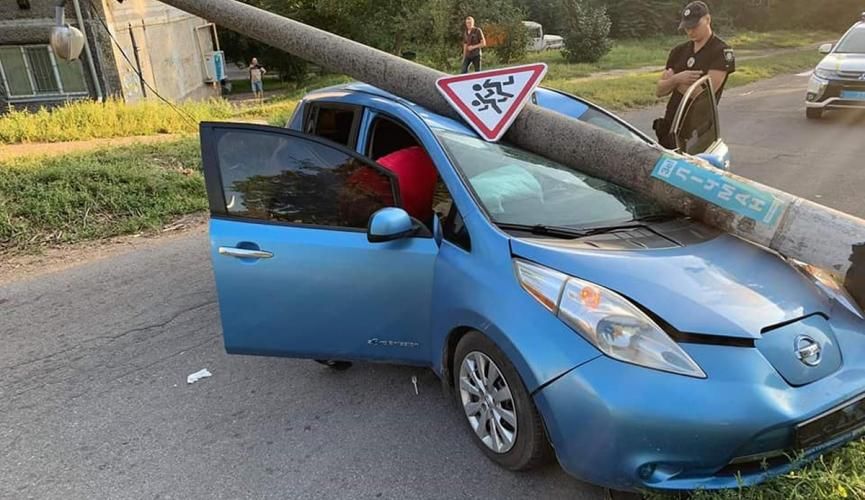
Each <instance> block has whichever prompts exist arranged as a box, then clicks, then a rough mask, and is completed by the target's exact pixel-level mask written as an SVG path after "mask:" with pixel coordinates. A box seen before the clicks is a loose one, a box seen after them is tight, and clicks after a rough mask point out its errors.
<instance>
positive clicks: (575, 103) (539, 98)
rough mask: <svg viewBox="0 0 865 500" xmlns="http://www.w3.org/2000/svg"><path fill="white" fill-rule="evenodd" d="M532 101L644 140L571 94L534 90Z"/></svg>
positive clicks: (630, 137)
mask: <svg viewBox="0 0 865 500" xmlns="http://www.w3.org/2000/svg"><path fill="white" fill-rule="evenodd" d="M532 102H534V103H535V104H537V105H539V106H542V107H545V108H547V109H550V110H553V111H556V112H558V113H561V114H563V115H566V116H570V117H571V118H574V119H575V120H580V121H582V122H586V123H591V124H592V125H595V126H598V127H601V128H603V129H606V130H609V131H610V132H613V133H614V134H617V135H620V136H622V137H626V138H628V139H633V140H637V141H640V142H645V141H644V140H643V139H642V138H641V137H640V136H638V135H637V134H635V133H634V132H633V131H632V130H630V129H629V128H628V127H626V126H625V125H623V124H622V123H621V122H620V121H618V120H616V119H615V118H613V117H612V116H610V115H609V114H608V113H606V112H604V111H602V110H601V109H599V108H596V107H594V106H591V105H589V104H587V103H585V102H583V101H581V100H579V99H577V98H575V97H573V96H570V95H567V94H561V93H558V92H552V91H544V92H535V93H534V94H533V95H532Z"/></svg>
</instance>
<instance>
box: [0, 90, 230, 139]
mask: <svg viewBox="0 0 865 500" xmlns="http://www.w3.org/2000/svg"><path fill="white" fill-rule="evenodd" d="M178 108H179V109H180V110H181V111H182V113H178V112H177V111H175V110H174V109H172V108H171V107H169V106H167V105H165V104H163V103H161V102H156V101H147V102H143V103H139V104H125V103H123V102H122V101H118V100H110V101H107V102H104V103H100V102H95V101H78V102H73V103H69V104H67V105H65V106H60V107H57V108H54V109H52V110H50V111H49V110H47V109H45V108H42V109H40V110H39V111H36V112H30V111H26V110H12V111H10V112H9V113H7V114H4V115H0V144H3V143H5V144H14V143H19V142H59V141H78V140H86V139H95V138H106V137H128V136H133V135H156V134H181V133H190V132H195V131H196V130H197V128H198V124H197V123H198V122H199V121H202V120H224V119H228V118H229V117H231V116H232V113H233V112H234V111H233V108H232V106H231V105H230V104H228V103H227V102H225V101H221V100H213V101H206V102H189V103H183V104H179V105H178Z"/></svg>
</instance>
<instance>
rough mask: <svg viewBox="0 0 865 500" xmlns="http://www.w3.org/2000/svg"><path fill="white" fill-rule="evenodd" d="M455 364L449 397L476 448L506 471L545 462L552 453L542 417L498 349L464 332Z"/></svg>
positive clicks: (483, 339)
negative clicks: (452, 387)
mask: <svg viewBox="0 0 865 500" xmlns="http://www.w3.org/2000/svg"><path fill="white" fill-rule="evenodd" d="M454 359H455V363H456V365H455V369H454V370H453V373H454V385H455V387H456V390H455V391H454V394H455V395H456V398H457V403H459V406H460V408H461V409H462V411H463V414H464V415H465V417H466V420H465V421H466V423H467V424H468V426H469V429H470V430H471V432H472V434H474V439H473V441H474V442H475V444H477V445H478V446H479V447H480V448H481V450H483V452H484V453H485V454H486V455H487V456H488V457H489V458H490V459H492V460H493V461H494V462H496V463H497V464H499V465H501V466H502V467H505V468H506V469H510V470H527V469H531V468H533V467H536V466H538V465H541V464H543V463H546V462H548V461H549V459H550V458H551V457H552V448H551V447H550V443H549V441H548V440H547V435H546V432H545V431H544V424H543V421H542V420H541V416H540V415H539V414H538V410H537V408H535V404H534V402H532V398H531V397H530V396H529V393H528V391H527V390H526V388H525V386H524V385H523V382H522V380H521V379H520V377H519V375H518V374H517V371H516V369H515V368H514V366H513V365H512V364H511V362H510V361H508V359H507V357H506V356H505V355H504V353H503V352H502V351H501V350H500V349H499V348H498V346H496V345H495V344H494V343H493V342H492V341H491V340H489V339H488V338H486V337H485V336H483V335H482V334H480V333H479V332H469V333H468V334H466V336H465V337H463V338H462V340H460V343H459V344H458V345H457V349H456V355H455V356H454Z"/></svg>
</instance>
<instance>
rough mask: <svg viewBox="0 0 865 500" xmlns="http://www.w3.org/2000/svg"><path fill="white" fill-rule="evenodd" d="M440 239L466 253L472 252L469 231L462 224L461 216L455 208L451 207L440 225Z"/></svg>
mask: <svg viewBox="0 0 865 500" xmlns="http://www.w3.org/2000/svg"><path fill="white" fill-rule="evenodd" d="M442 237H443V238H444V239H445V240H447V241H449V242H451V243H453V244H454V245H456V246H458V247H460V248H462V249H463V250H465V251H467V252H471V250H472V239H471V237H470V236H469V230H468V228H467V227H466V225H465V223H464V222H463V216H462V214H461V213H460V211H459V210H457V208H456V207H452V209H451V210H450V212H449V213H448V215H447V217H445V219H444V222H443V223H442Z"/></svg>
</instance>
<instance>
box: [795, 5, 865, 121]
mask: <svg viewBox="0 0 865 500" xmlns="http://www.w3.org/2000/svg"><path fill="white" fill-rule="evenodd" d="M820 53H821V54H826V57H825V58H824V59H823V60H822V61H820V64H818V65H817V68H816V69H815V70H814V74H813V76H811V81H810V83H809V84H808V94H807V95H806V97H805V101H806V102H805V106H806V108H805V113H806V116H807V117H808V118H810V119H818V118H821V117H822V116H823V112H824V111H826V110H828V109H838V108H859V109H865V16H863V20H862V21H860V22H858V23H856V24H854V25H853V27H852V28H850V30H849V31H847V33H846V34H845V35H844V37H843V38H841V41H839V42H838V43H837V44H835V45H832V44H831V43H827V44H825V45H823V46H821V47H820Z"/></svg>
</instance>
